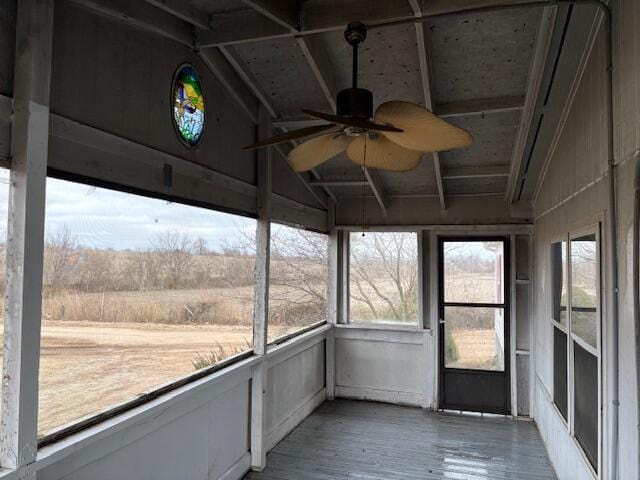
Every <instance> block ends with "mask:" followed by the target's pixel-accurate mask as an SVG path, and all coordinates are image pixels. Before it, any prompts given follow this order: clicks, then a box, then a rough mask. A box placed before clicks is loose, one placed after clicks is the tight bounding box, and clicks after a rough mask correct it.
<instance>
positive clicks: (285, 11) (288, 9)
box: [243, 0, 336, 112]
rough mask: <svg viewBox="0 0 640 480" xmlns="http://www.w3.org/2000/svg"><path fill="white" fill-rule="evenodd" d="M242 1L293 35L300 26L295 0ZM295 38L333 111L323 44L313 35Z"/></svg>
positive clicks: (329, 67)
mask: <svg viewBox="0 0 640 480" xmlns="http://www.w3.org/2000/svg"><path fill="white" fill-rule="evenodd" d="M243 3H244V4H246V5H248V6H249V7H251V8H253V9H254V10H256V11H257V12H258V13H260V14H261V15H263V16H264V17H266V18H267V19H269V20H271V21H272V22H275V23H277V24H278V25H279V26H281V27H282V28H284V29H286V30H288V31H289V32H290V33H292V34H293V35H297V33H298V30H299V29H300V26H299V25H298V21H299V19H300V11H299V8H300V5H299V4H298V1H297V0H293V1H292V0H288V1H276V0H243ZM295 40H296V42H297V43H298V45H299V46H300V49H301V50H302V53H303V54H304V56H305V58H306V59H307V63H308V64H309V68H311V71H312V72H313V75H314V76H315V78H316V80H317V82H318V85H319V86H320V89H321V90H322V93H323V95H324V96H325V98H326V99H327V103H328V104H329V107H330V108H331V110H332V111H334V112H335V110H336V101H335V95H336V92H335V84H334V76H333V66H332V65H331V62H330V61H329V57H328V55H327V52H326V51H325V48H324V46H323V45H322V44H321V43H320V42H319V41H318V38H317V37H314V36H306V37H296V39H295Z"/></svg>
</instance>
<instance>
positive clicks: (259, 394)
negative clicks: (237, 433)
mask: <svg viewBox="0 0 640 480" xmlns="http://www.w3.org/2000/svg"><path fill="white" fill-rule="evenodd" d="M270 136H271V117H270V115H269V112H268V111H267V110H266V108H264V106H262V105H261V106H260V110H259V112H258V138H267V137H270ZM271 163H272V152H271V148H263V149H260V150H258V155H257V168H256V171H257V185H258V195H257V211H258V222H257V228H256V270H255V300H254V302H255V306H254V314H253V351H254V353H255V354H256V355H259V356H261V357H262V361H261V362H259V363H258V364H256V366H255V367H254V368H253V374H252V380H251V468H252V469H253V470H256V471H261V470H263V469H264V468H265V466H266V464H267V452H266V444H265V438H266V436H267V431H266V429H267V412H266V410H267V361H266V353H267V328H268V319H269V257H270V252H271Z"/></svg>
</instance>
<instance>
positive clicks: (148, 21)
mask: <svg viewBox="0 0 640 480" xmlns="http://www.w3.org/2000/svg"><path fill="white" fill-rule="evenodd" d="M71 2H73V3H75V4H77V5H80V6H82V7H85V8H88V9H90V10H93V11H94V12H97V13H100V14H102V15H105V16H108V17H111V18H113V19H115V20H118V21H120V22H123V23H126V24H128V25H131V26H133V27H135V28H138V29H140V30H146V31H149V32H153V33H155V34H157V35H160V36H162V37H165V38H169V39H171V40H174V41H176V42H178V43H181V44H183V45H186V46H188V47H190V48H193V45H194V35H193V28H192V26H191V25H189V24H188V23H187V22H185V21H184V20H181V19H179V18H176V17H174V16H173V15H171V14H169V13H167V12H165V11H162V10H160V9H158V8H156V7H154V6H152V5H150V4H148V3H146V2H141V1H135V2H131V1H129V0H71Z"/></svg>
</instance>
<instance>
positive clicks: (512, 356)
mask: <svg viewBox="0 0 640 480" xmlns="http://www.w3.org/2000/svg"><path fill="white" fill-rule="evenodd" d="M509 249H510V252H509V295H510V298H509V307H510V308H509V318H510V327H509V363H510V365H511V368H510V381H511V385H510V390H511V415H512V416H513V417H517V416H518V364H517V361H518V357H517V355H516V348H517V343H516V338H517V337H516V335H517V328H518V319H517V318H516V312H517V309H516V288H517V287H516V253H517V252H516V236H515V235H513V234H512V235H509ZM505 267H506V265H505ZM506 341H507V339H506V338H505V343H506Z"/></svg>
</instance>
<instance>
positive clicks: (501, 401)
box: [438, 235, 511, 415]
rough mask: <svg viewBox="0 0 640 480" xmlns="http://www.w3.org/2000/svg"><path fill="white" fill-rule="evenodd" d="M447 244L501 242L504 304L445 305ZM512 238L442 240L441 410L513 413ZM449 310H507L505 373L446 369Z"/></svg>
mask: <svg viewBox="0 0 640 480" xmlns="http://www.w3.org/2000/svg"><path fill="white" fill-rule="evenodd" d="M447 242H501V243H502V245H503V261H502V264H503V265H502V268H503V278H504V280H503V288H504V292H503V297H502V298H503V302H502V303H492V304H489V303H474V302H445V298H444V295H445V291H444V290H445V289H444V263H445V258H444V245H445V243H447ZM510 254H511V251H510V238H509V237H508V236H503V235H489V236H478V235H465V236H459V235H458V236H439V237H438V337H439V338H438V346H439V348H438V350H439V366H438V377H439V380H438V383H439V388H438V391H439V395H438V397H439V398H438V402H439V408H440V409H444V410H464V411H474V412H484V413H495V414H502V415H509V414H510V413H511V385H510V375H511V348H510V343H511V342H510V338H511V335H510V332H511V328H510V327H511V325H510V324H511V321H510V312H511V305H510V301H511V295H510V291H511V275H510V264H511V262H510ZM446 306H467V307H472V308H473V307H475V308H481V307H493V308H495V307H498V308H502V309H503V321H504V342H503V343H504V370H503V371H495V370H476V369H469V368H447V367H445V322H444V318H445V317H444V313H445V307H446Z"/></svg>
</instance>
